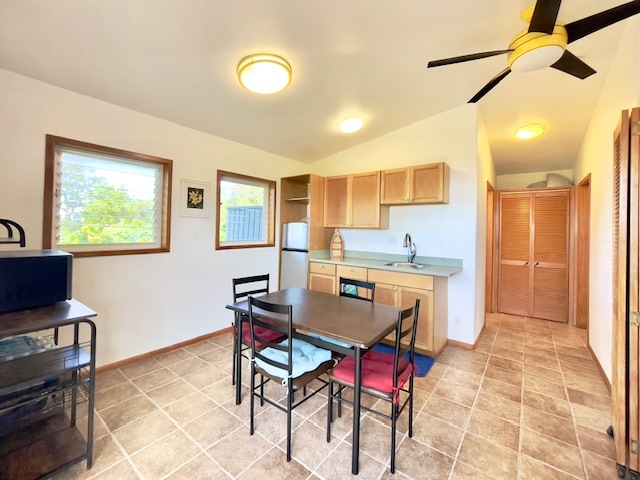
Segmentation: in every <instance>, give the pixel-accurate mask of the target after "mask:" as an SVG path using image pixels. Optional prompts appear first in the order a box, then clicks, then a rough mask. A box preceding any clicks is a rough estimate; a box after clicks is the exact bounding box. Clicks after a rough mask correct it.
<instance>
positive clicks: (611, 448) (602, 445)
mask: <svg viewBox="0 0 640 480" xmlns="http://www.w3.org/2000/svg"><path fill="white" fill-rule="evenodd" d="M577 430H578V439H579V440H580V447H581V448H582V449H583V450H586V451H587V452H591V453H595V454H597V455H599V456H601V457H605V458H608V459H611V460H614V459H615V458H616V449H615V444H614V441H613V439H612V438H611V437H610V436H609V435H607V432H606V430H592V429H591V428H587V427H583V426H581V425H578V426H577Z"/></svg>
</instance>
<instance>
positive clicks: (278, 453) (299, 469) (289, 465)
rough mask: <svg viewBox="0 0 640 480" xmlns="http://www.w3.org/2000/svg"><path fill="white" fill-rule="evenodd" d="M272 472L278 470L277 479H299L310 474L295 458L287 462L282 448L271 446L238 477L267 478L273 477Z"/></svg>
mask: <svg viewBox="0 0 640 480" xmlns="http://www.w3.org/2000/svg"><path fill="white" fill-rule="evenodd" d="M274 472H278V473H277V478H278V480H299V479H302V478H307V477H308V476H309V475H310V474H311V472H310V471H309V470H307V469H306V468H305V467H303V466H302V465H300V464H299V463H298V462H296V461H295V460H293V459H292V460H291V461H290V462H287V456H286V454H285V453H284V452H283V451H282V450H279V449H277V448H272V449H271V450H269V451H267V453H266V454H265V455H263V456H262V457H260V459H259V460H258V461H257V462H256V463H254V464H253V465H252V466H251V467H249V469H248V470H246V471H245V472H244V473H243V474H242V475H240V476H239V477H238V478H239V479H242V480H256V479H268V478H272V477H273V474H274Z"/></svg>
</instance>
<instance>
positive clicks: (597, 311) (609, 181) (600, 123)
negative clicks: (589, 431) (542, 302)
mask: <svg viewBox="0 0 640 480" xmlns="http://www.w3.org/2000/svg"><path fill="white" fill-rule="evenodd" d="M625 23H626V25H625V29H624V33H623V35H622V37H621V39H620V44H619V47H618V51H617V53H616V56H615V58H614V60H613V63H612V66H611V73H610V74H609V76H608V78H607V80H606V83H605V86H604V88H603V90H602V94H601V96H600V99H599V101H598V104H597V106H596V109H595V112H594V115H593V117H592V119H591V123H590V125H589V129H588V131H587V134H586V135H585V139H584V142H583V144H582V147H581V151H580V154H579V157H578V160H577V162H576V165H575V169H574V172H575V173H574V179H575V180H576V182H579V181H580V180H582V179H583V178H584V177H585V176H586V175H588V174H589V173H590V174H591V218H590V222H591V228H590V230H591V242H590V246H591V248H590V255H589V268H590V272H589V345H590V346H591V349H592V350H593V352H594V353H595V355H596V357H597V358H598V361H599V363H600V365H601V366H602V368H603V370H604V371H605V373H606V375H607V376H608V378H609V380H611V357H612V332H613V324H612V297H613V287H612V276H613V247H612V243H613V131H614V130H615V128H616V125H617V123H618V121H619V119H620V112H621V111H622V110H624V109H631V108H633V107H638V106H640V18H638V17H633V18H631V19H629V20H627V21H626V22H625Z"/></svg>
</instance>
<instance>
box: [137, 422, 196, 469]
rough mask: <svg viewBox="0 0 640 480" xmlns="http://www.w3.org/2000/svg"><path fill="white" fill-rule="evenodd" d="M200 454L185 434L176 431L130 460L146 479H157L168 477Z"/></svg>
mask: <svg viewBox="0 0 640 480" xmlns="http://www.w3.org/2000/svg"><path fill="white" fill-rule="evenodd" d="M168 452H170V454H169V453H168ZM200 452H201V451H200V449H199V448H198V446H197V445H196V444H195V443H193V442H192V441H191V440H190V439H189V438H188V437H187V436H186V435H185V434H184V433H182V432H179V431H176V432H174V433H172V434H170V435H167V436H166V437H163V438H161V439H160V440H158V441H157V442H155V443H152V444H151V445H148V446H147V447H145V448H144V449H142V450H140V451H138V452H137V453H135V454H134V455H132V456H131V457H130V459H131V462H132V463H133V464H134V465H135V467H136V468H137V469H138V470H139V471H140V472H141V473H142V475H143V476H144V477H145V478H153V479H155V478H162V477H164V476H165V475H168V474H169V473H171V472H173V471H174V470H175V469H176V467H178V466H180V465H182V464H184V463H186V462H188V461H189V460H191V459H192V458H194V457H196V456H197V455H198V454H199V453H200Z"/></svg>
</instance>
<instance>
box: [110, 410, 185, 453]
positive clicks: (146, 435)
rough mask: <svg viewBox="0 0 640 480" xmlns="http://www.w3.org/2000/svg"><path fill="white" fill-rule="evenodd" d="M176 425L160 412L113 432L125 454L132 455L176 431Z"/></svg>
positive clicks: (156, 411) (150, 414)
mask: <svg viewBox="0 0 640 480" xmlns="http://www.w3.org/2000/svg"><path fill="white" fill-rule="evenodd" d="M176 428H177V427H176V425H175V424H174V423H173V421H171V419H170V418H168V417H167V415H166V414H165V413H164V412H162V411H161V410H154V411H153V412H151V413H149V414H148V415H145V416H144V417H140V418H138V419H137V420H134V421H133V422H131V423H129V424H128V425H125V426H124V427H122V428H120V429H119V430H116V431H115V432H113V435H114V436H115V437H116V440H118V442H119V443H120V445H122V447H123V448H124V449H125V451H126V452H127V454H129V455H132V454H133V453H135V452H137V451H138V450H140V449H142V448H144V447H146V446H147V445H149V444H150V443H153V442H155V441H156V440H158V439H160V438H162V437H164V436H165V435H167V434H169V433H171V432H173V431H175V430H176Z"/></svg>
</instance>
